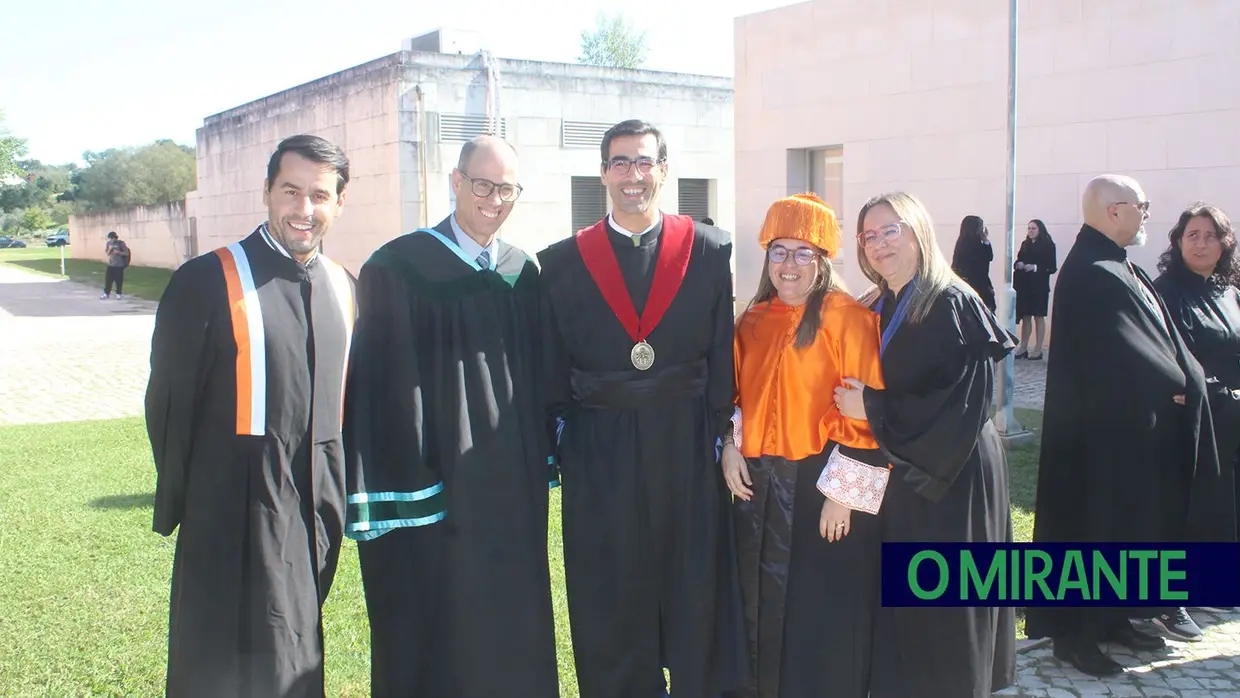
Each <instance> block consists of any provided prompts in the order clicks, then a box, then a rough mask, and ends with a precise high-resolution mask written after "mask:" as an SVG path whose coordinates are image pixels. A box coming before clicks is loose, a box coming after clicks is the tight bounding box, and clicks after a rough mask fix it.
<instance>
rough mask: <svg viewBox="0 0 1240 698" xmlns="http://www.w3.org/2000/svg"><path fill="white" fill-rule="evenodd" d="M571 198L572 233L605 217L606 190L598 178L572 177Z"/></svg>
mask: <svg viewBox="0 0 1240 698" xmlns="http://www.w3.org/2000/svg"><path fill="white" fill-rule="evenodd" d="M572 197H573V198H572V209H573V223H572V225H573V232H574V233H576V232H577V231H578V230H581V229H582V228H588V227H590V226H592V225H594V224H595V223H597V222H599V221H600V220H602V219H603V217H604V216H606V215H607V188H606V187H604V186H603V181H602V180H601V179H599V178H598V177H573V190H572Z"/></svg>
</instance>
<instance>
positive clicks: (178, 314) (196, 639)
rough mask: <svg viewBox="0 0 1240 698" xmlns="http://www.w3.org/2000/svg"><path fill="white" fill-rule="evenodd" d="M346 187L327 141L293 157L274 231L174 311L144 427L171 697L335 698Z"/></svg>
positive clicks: (196, 272)
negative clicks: (339, 250) (336, 243)
mask: <svg viewBox="0 0 1240 698" xmlns="http://www.w3.org/2000/svg"><path fill="white" fill-rule="evenodd" d="M348 182H349V161H348V159H347V158H346V157H345V154H344V152H343V151H341V149H340V148H339V147H337V146H335V145H333V144H332V143H329V142H327V141H326V140H323V139H322V138H319V137H318V136H310V135H301V136H293V137H291V138H288V139H286V140H284V141H283V142H281V143H280V145H279V146H278V147H277V148H276V151H275V153H274V154H273V155H272V156H271V161H270V162H269V163H268V165H267V178H266V180H265V182H264V186H263V202H264V203H265V204H266V205H267V220H266V222H264V223H263V224H262V225H260V226H258V228H257V229H256V230H254V232H252V233H250V235H249V236H247V237H245V238H243V239H241V240H238V241H237V242H234V243H232V244H230V245H227V246H226V247H222V248H220V249H217V250H215V251H214V252H212V253H208V254H205V255H202V256H200V257H197V258H195V259H191V260H189V261H188V262H186V263H185V264H184V265H182V266H181V268H179V269H177V271H176V272H175V273H174V274H173V275H172V279H171V280H170V281H169V282H168V288H167V290H166V291H165V292H164V295H163V297H162V298H161V299H160V303H159V310H158V312H157V313H156V315H155V331H154V336H153V338H152V340H151V376H150V383H149V384H148V386H147V391H146V424H147V431H148V433H149V436H150V440H151V449H152V451H153V455H154V458H155V470H156V472H157V480H156V485H155V520H154V529H155V531H156V532H157V533H160V534H162V535H165V536H169V535H172V532H173V530H175V529H178V528H179V529H180V530H179V531H178V533H177V541H176V557H175V559H174V561H173V567H172V593H171V599H172V601H171V611H170V614H169V615H170V617H169V621H170V622H169V628H168V677H167V695H168V696H169V697H170V698H186V697H188V696H201V697H202V698H215V697H217V696H230V697H235V698H260V697H261V698H322V696H323V690H324V688H323V655H324V651H323V625H322V614H321V610H322V605H323V602H324V601H325V600H326V599H327V595H328V592H329V591H330V589H331V586H332V579H333V577H334V575H335V572H336V561H337V559H338V557H339V554H340V544H341V539H342V537H343V533H344V519H345V489H344V488H345V466H344V453H343V451H344V447H343V444H342V443H341V436H340V421H341V412H342V410H343V393H344V381H345V370H346V365H347V360H348V355H349V347H350V341H351V336H352V331H353V322H354V319H355V317H356V312H355V308H356V303H355V301H354V288H353V278H352V277H351V276H350V275H349V273H348V272H347V271H345V269H344V267H341V266H340V265H339V264H337V263H335V262H333V261H332V260H330V259H328V258H327V256H326V255H324V254H322V253H321V252H320V251H319V247H320V245H321V243H322V240H323V237H324V236H325V235H326V234H327V232H328V230H330V229H331V227H332V223H333V222H334V221H335V220H336V218H337V216H339V214H340V212H341V210H342V208H343V206H344V199H345V186H346V185H347V184H348Z"/></svg>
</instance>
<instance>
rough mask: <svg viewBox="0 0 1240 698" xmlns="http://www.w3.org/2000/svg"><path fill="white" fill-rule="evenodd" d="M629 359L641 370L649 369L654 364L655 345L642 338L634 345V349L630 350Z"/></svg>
mask: <svg viewBox="0 0 1240 698" xmlns="http://www.w3.org/2000/svg"><path fill="white" fill-rule="evenodd" d="M629 360H631V361H632V362H633V367H634V368H636V369H637V370H639V371H648V370H650V367H651V366H654V347H652V346H650V345H649V344H647V343H646V340H644V339H643V340H642V341H640V342H638V343H637V344H634V345H633V351H630V352H629Z"/></svg>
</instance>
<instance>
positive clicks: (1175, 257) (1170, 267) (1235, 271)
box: [1158, 201, 1240, 291]
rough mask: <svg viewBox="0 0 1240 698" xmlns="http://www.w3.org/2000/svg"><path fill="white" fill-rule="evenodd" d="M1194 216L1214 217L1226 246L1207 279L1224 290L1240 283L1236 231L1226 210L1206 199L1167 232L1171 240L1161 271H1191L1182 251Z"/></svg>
mask: <svg viewBox="0 0 1240 698" xmlns="http://www.w3.org/2000/svg"><path fill="white" fill-rule="evenodd" d="M1194 218H1208V219H1210V222H1211V223H1213V224H1214V232H1215V234H1216V235H1218V241H1219V244H1221V245H1222V246H1223V255H1222V256H1221V257H1219V259H1218V264H1216V265H1214V273H1213V274H1211V275H1210V278H1209V279H1207V280H1206V281H1207V283H1208V284H1209V285H1210V286H1211V287H1213V288H1214V289H1216V290H1220V291H1221V290H1222V289H1224V288H1226V287H1228V286H1237V287H1240V256H1237V255H1236V231H1235V230H1234V229H1233V228H1232V226H1231V221H1230V220H1229V219H1228V218H1227V214H1226V213H1223V211H1222V210H1221V209H1219V208H1218V207H1217V206H1211V205H1209V204H1207V203H1205V202H1204V201H1198V202H1196V203H1194V204H1193V205H1191V206H1189V207H1188V208H1186V209H1184V212H1183V213H1181V214H1180V219H1179V220H1177V221H1176V222H1175V226H1174V227H1172V228H1171V232H1170V233H1168V234H1167V240H1168V242H1170V243H1171V244H1170V245H1168V246H1167V249H1166V251H1164V252H1163V253H1162V255H1161V256H1159V258H1158V271H1160V272H1162V273H1163V274H1166V273H1167V272H1184V271H1188V265H1187V264H1185V263H1184V254H1183V253H1182V252H1180V240H1182V239H1184V231H1185V230H1187V229H1188V223H1189V221H1191V220H1192V219H1194Z"/></svg>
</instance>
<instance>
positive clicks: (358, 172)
mask: <svg viewBox="0 0 1240 698" xmlns="http://www.w3.org/2000/svg"><path fill="white" fill-rule="evenodd" d="M482 48H483V47H482V46H481V45H480V44H479V42H478V40H477V38H476V37H475V36H473V35H471V34H469V33H466V32H458V31H451V30H441V31H436V32H431V33H429V34H425V35H423V36H419V37H417V38H414V39H410V40H407V41H406V42H405V45H404V46H403V47H402V50H401V51H399V52H397V53H393V54H391V55H388V56H385V57H383V58H379V59H377V60H374V61H371V62H369V63H366V64H363V65H359V66H357V67H354V68H351V69H349V70H345V71H343V72H340V73H337V74H335V75H330V76H327V77H324V78H322V79H319V80H316V81H314V82H311V83H308V84H305V85H301V86H298V87H294V88H291V89H289V90H286V91H284V92H280V93H278V94H274V95H271V96H269V97H266V98H264V99H260V100H257V101H255V102H251V103H249V104H245V105H242V106H239V107H237V108H235V109H231V110H229V111H226V112H223V113H221V114H216V115H214V116H209V117H207V118H206V119H205V121H204V123H203V126H202V128H201V129H199V130H198V145H197V155H198V189H197V191H194V192H191V193H190V194H189V195H188V196H187V197H186V202H185V206H184V216H183V218H178V215H177V211H176V210H173V209H169V210H161V211H159V212H154V213H153V212H140V213H141V215H139V216H137V218H140V219H141V220H143V221H144V222H145V223H146V224H145V225H144V226H143V227H142V228H141V229H140V230H139V229H136V228H135V229H134V230H133V231H131V232H127V231H125V230H123V229H122V227H123V226H122V225H121V224H122V223H124V221H123V220H121V219H122V218H127V219H134V218H135V214H134V212H116V214H115V215H113V214H104V215H97V216H94V217H91V218H89V219H88V218H81V219H78V220H76V221H75V222H74V224H71V226H70V227H71V229H73V231H74V232H73V234H74V236H75V237H74V246H73V249H74V251H75V253H77V252H79V251H80V252H81V253H83V254H89V253H90V249H89V247H88V246H87V245H79V244H78V239H79V237H80V238H82V239H83V241H85V240H97V241H98V245H96V246H97V247H99V248H100V250H101V249H102V248H101V245H102V236H101V235H100V234H99V233H100V231H103V232H104V233H106V230H105V229H117V230H118V231H119V232H121V234H122V236H123V237H126V239H128V240H129V242H130V244H131V245H132V246H133V248H134V250H135V255H142V256H141V259H142V260H143V263H148V264H155V263H160V264H163V265H165V266H176V265H177V264H179V263H181V262H182V261H184V260H185V259H188V258H189V257H192V256H194V255H196V254H200V253H203V252H207V251H210V250H212V249H214V248H216V247H218V246H220V245H224V244H227V243H229V242H231V241H233V240H236V239H238V238H239V237H242V236H244V235H247V234H249V233H250V231H251V230H253V228H254V227H255V226H256V225H257V224H258V223H259V222H261V221H262V220H263V219H264V217H265V215H266V209H265V207H264V206H263V203H262V183H263V178H264V176H265V173H266V164H267V159H268V157H269V156H270V154H271V152H272V151H273V150H274V149H275V147H276V144H277V143H278V142H279V141H280V140H281V139H282V138H285V137H287V136H291V135H293V134H296V133H315V134H318V135H321V136H323V137H325V138H327V139H329V140H332V141H334V142H336V143H338V144H340V145H341V146H342V147H343V148H344V149H345V151H346V152H347V154H348V156H349V158H350V160H351V163H352V172H351V174H352V177H353V179H352V181H351V183H350V185H349V187H348V190H347V191H348V194H347V200H346V205H345V211H344V213H343V214H342V216H341V218H340V219H339V220H338V222H337V223H336V225H335V227H334V228H333V231H332V233H331V234H330V235H329V237H328V238H327V240H326V242H325V244H324V248H325V250H326V251H327V252H328V254H330V255H332V256H333V257H334V258H336V259H337V260H338V261H340V262H341V263H342V264H344V265H345V266H347V267H348V268H349V269H351V270H353V271H354V272H356V271H357V270H358V269H360V267H361V264H362V263H363V262H364V261H365V260H366V258H367V257H368V256H369V255H370V253H371V252H372V251H373V250H374V249H375V248H377V247H379V246H380V245H382V244H383V243H384V242H386V241H387V240H390V239H392V238H394V237H396V236H398V235H401V234H402V233H407V232H409V231H411V230H414V229H415V228H418V227H421V226H427V225H435V224H437V223H438V222H439V221H440V220H442V219H443V218H444V217H445V216H447V215H448V213H449V212H450V211H451V210H452V206H453V201H452V193H451V187H450V173H451V171H452V169H453V167H455V165H456V162H457V157H458V155H459V153H460V148H461V145H462V144H463V143H464V141H466V140H468V139H470V138H472V137H474V136H476V135H479V134H482V133H497V134H499V135H502V136H504V137H505V138H507V139H508V140H509V141H511V142H512V143H513V144H514V145H515V146H516V147H517V149H518V151H519V152H520V154H521V184H522V185H523V186H524V193H523V194H522V196H521V199H520V200H519V201H518V203H517V206H516V208H515V209H514V212H513V214H512V216H511V217H510V218H509V220H508V222H507V224H506V225H505V227H504V230H503V233H502V234H503V236H504V238H505V239H506V240H508V241H509V242H511V243H513V244H515V245H518V246H519V247H522V248H524V249H525V250H526V251H527V252H529V253H530V254H533V253H536V252H538V251H539V250H541V249H542V248H543V247H545V246H546V245H548V244H550V243H552V242H554V241H556V240H559V239H562V238H564V237H567V236H568V235H571V234H572V232H573V231H574V230H575V229H577V228H580V227H583V226H585V225H588V224H590V223H593V222H594V221H596V220H598V219H599V218H601V217H602V216H603V215H604V214H605V213H606V211H607V206H608V204H607V197H606V195H605V192H604V190H603V186H602V183H601V180H600V178H599V163H600V154H599V145H600V140H601V137H602V135H603V132H604V131H605V130H606V129H607V128H609V127H610V126H612V125H613V124H615V123H617V122H619V121H622V120H624V119H629V118H642V119H645V120H647V121H650V122H652V123H654V124H655V125H656V126H658V127H659V128H660V129H661V130H663V132H664V134H665V135H666V137H667V140H668V148H669V164H670V175H669V177H670V179H669V182H668V184H667V186H666V188H665V189H664V193H663V208H664V210H666V211H669V212H673V213H675V212H683V213H689V214H691V215H693V216H694V217H697V218H700V217H702V216H711V217H712V218H714V219H715V221H716V222H717V223H718V224H720V225H722V226H724V227H729V228H730V227H731V226H732V225H733V222H734V221H733V202H732V192H733V191H734V184H733V169H732V159H733V153H734V144H733V141H732V89H731V80H729V79H727V78H719V77H707V76H694V75H683V74H675V73H663V72H653V71H643V70H619V69H609V68H599V67H593V66H585V65H571V64H561V63H546V62H534V61H520V60H508V59H502V58H495V57H492V56H491V55H490V54H489V53H488V52H486V51H485V50H482ZM157 220H158V221H162V223H159V224H158V225H157V224H156V223H155V221H157ZM160 225H162V228H160V229H159V230H156V228H157V227H159V226H160ZM139 233H141V234H139ZM147 238H149V239H147ZM144 248H145V249H149V250H151V251H152V253H151V254H146V253H144Z"/></svg>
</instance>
